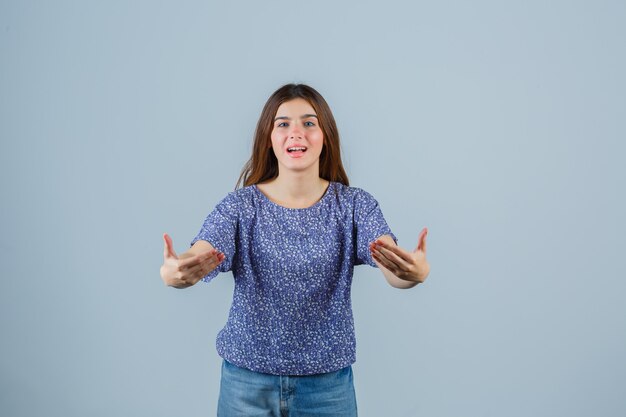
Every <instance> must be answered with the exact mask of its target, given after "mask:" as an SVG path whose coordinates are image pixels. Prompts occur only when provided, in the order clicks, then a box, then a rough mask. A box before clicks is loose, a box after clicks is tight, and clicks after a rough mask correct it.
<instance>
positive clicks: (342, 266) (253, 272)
mask: <svg viewBox="0 0 626 417" xmlns="http://www.w3.org/2000/svg"><path fill="white" fill-rule="evenodd" d="M382 235H390V236H391V237H392V238H393V239H394V241H397V239H396V236H395V235H394V234H393V233H392V232H391V230H390V228H389V226H388V225H387V222H386V221H385V219H384V217H383V214H382V212H381V210H380V207H379V205H378V202H377V201H376V200H375V199H374V198H373V197H372V196H371V195H370V194H369V193H368V192H366V191H364V190H362V189H360V188H356V187H349V186H346V185H343V184H341V183H338V182H330V183H329V185H328V188H327V189H326V192H325V193H324V195H323V196H322V198H321V199H320V200H319V201H318V202H317V203H315V204H314V205H312V206H311V207H307V208H287V207H283V206H280V205H278V204H276V203H274V202H272V201H271V200H270V199H268V198H267V196H266V195H265V194H263V193H262V192H261V191H260V190H259V189H258V188H257V187H256V185H251V186H247V187H244V188H240V189H238V190H236V191H233V192H231V193H229V194H228V195H227V196H226V197H225V198H224V199H223V200H222V201H220V202H219V203H218V204H217V206H216V207H215V209H214V210H213V211H212V212H211V213H209V215H208V216H207V217H206V219H205V221H204V223H203V225H202V227H201V229H200V231H199V232H198V234H197V236H196V237H195V238H194V239H193V240H192V241H191V245H193V244H194V243H195V242H196V241H198V240H200V239H202V240H206V241H207V242H209V243H211V244H212V245H213V246H214V247H215V248H216V249H218V250H220V251H222V252H223V253H224V255H226V258H225V259H224V261H223V262H222V263H221V264H220V265H219V266H218V267H217V268H216V269H215V270H213V271H212V272H211V273H209V274H208V275H206V276H205V277H204V278H203V281H205V282H209V281H211V280H212V279H213V278H215V276H217V274H218V273H219V272H227V271H232V274H233V276H234V279H235V289H234V294H233V303H232V307H231V309H230V313H229V317H228V321H227V323H226V326H225V327H224V328H223V329H222V330H221V331H220V332H219V334H218V336H217V342H216V347H217V351H218V353H219V355H220V356H221V357H223V358H224V359H226V360H227V361H229V362H231V363H233V364H235V365H237V366H240V367H243V368H247V369H250V370H252V371H256V372H263V373H269V374H274V375H311V374H318V373H326V372H332V371H336V370H338V369H341V368H343V367H346V366H348V365H351V364H353V363H354V362H355V360H356V340H355V335H354V320H353V317H352V304H351V300H350V286H351V284H352V274H353V270H354V266H355V265H361V264H369V265H371V266H373V267H376V264H375V263H374V261H373V259H372V258H371V255H370V251H369V243H370V242H372V241H374V240H375V239H376V238H378V237H380V236H382Z"/></svg>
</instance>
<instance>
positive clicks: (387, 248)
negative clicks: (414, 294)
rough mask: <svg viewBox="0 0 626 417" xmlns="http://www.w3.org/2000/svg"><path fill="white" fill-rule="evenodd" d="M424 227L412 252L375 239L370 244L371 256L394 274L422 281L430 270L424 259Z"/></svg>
mask: <svg viewBox="0 0 626 417" xmlns="http://www.w3.org/2000/svg"><path fill="white" fill-rule="evenodd" d="M427 234H428V229H427V228H426V227H425V228H423V229H422V231H421V232H420V235H419V238H418V243H417V246H416V247H415V249H414V250H413V252H408V251H406V250H404V249H402V248H401V247H399V246H397V245H396V244H393V243H392V244H389V243H387V242H383V241H382V240H381V239H376V240H375V241H374V242H372V243H371V244H370V253H371V254H372V257H373V258H374V259H375V260H376V261H377V262H378V263H380V264H381V265H382V266H384V267H385V268H386V269H388V270H389V271H391V273H393V274H394V275H395V276H397V277H398V278H400V279H403V280H406V281H413V282H424V280H425V279H426V277H427V276H428V273H429V272H430V265H429V263H428V261H427V260H426V235H427Z"/></svg>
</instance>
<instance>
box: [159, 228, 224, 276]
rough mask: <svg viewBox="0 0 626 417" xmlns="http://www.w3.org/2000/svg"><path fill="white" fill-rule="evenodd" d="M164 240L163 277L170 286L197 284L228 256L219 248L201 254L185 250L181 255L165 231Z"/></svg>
mask: <svg viewBox="0 0 626 417" xmlns="http://www.w3.org/2000/svg"><path fill="white" fill-rule="evenodd" d="M163 240H164V242H165V249H164V251H163V265H162V266H161V279H162V280H163V282H164V283H165V285H168V286H170V287H174V288H187V287H191V286H192V285H195V284H196V283H197V282H198V281H200V280H201V279H202V278H203V277H205V276H206V275H207V274H208V273H209V272H211V271H213V270H214V269H215V268H216V267H217V266H218V265H219V264H220V263H222V261H223V260H224V259H225V258H226V256H225V255H224V254H223V253H222V252H220V251H218V250H217V249H211V250H209V251H206V252H202V253H199V254H194V253H189V252H185V253H184V254H182V255H181V256H177V255H176V252H174V248H173V243H172V238H171V237H170V236H169V235H168V234H167V233H164V234H163Z"/></svg>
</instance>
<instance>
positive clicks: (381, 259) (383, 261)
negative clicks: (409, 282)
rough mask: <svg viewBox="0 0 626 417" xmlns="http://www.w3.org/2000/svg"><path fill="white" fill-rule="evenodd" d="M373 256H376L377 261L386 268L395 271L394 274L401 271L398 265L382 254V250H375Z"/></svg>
mask: <svg viewBox="0 0 626 417" xmlns="http://www.w3.org/2000/svg"><path fill="white" fill-rule="evenodd" d="M372 258H374V260H375V261H376V262H378V263H379V264H381V265H382V266H384V267H385V268H386V269H388V270H390V271H391V273H393V274H394V275H396V276H397V275H398V274H399V273H400V271H399V270H398V266H397V265H396V264H394V263H393V262H391V261H390V260H389V259H387V258H385V257H384V256H383V255H381V254H380V252H376V251H373V252H372Z"/></svg>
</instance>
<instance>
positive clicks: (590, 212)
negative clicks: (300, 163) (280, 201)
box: [0, 0, 626, 417]
mask: <svg viewBox="0 0 626 417" xmlns="http://www.w3.org/2000/svg"><path fill="white" fill-rule="evenodd" d="M625 21H626V5H625V3H623V2H620V1H593V2H592V1H573V2H571V1H552V2H543V1H517V2H498V1H472V2H466V1H444V2H420V1H398V0H390V1H385V2H382V1H381V2H373V1H360V2H356V1H352V2H331V1H318V2H313V3H311V2H308V3H307V2H289V1H284V2H273V1H265V2H256V1H249V2H230V3H229V2H217V1H210V2H209V1H204V2H203V1H182V2H181V1H178V2H173V1H172V2H165V1H161V2H152V1H132V2H125V1H108V2H96V1H86V2H78V1H76V2H73V1H55V2H46V1H19V2H18V1H12V2H8V1H1V2H0V60H1V64H0V117H1V119H0V136H1V139H2V141H1V144H2V145H1V146H2V147H1V152H0V170H1V171H0V173H1V176H0V184H1V186H2V188H1V190H2V204H1V205H0V214H1V216H0V218H1V221H2V233H1V234H0V256H1V271H2V272H1V274H2V286H1V287H0V303H1V304H0V308H1V310H0V313H1V314H0V324H1V329H0V330H1V333H0V415H2V416H64V417H70V416H107V417H108V416H152V417H156V416H198V417H200V416H208V415H214V414H215V409H216V400H217V394H218V389H219V370H220V365H221V359H220V358H219V357H218V356H217V353H216V351H215V346H214V343H215V336H216V334H217V332H218V331H219V330H220V329H221V328H222V327H223V325H224V324H225V321H226V317H227V314H228V308H229V307H230V302H231V298H232V289H233V285H232V275H231V274H230V273H229V274H222V275H220V276H219V277H218V278H217V279H216V280H215V281H213V282H212V283H210V284H204V283H200V284H198V285H196V286H195V287H192V288H190V289H187V290H175V289H172V288H166V287H165V286H164V285H163V283H162V281H161V279H160V277H159V267H160V265H161V263H162V251H163V243H162V238H161V235H162V233H163V232H168V233H170V234H171V236H172V237H173V240H174V244H175V247H176V250H177V251H178V252H179V253H181V252H183V251H184V250H186V249H187V248H188V247H189V241H190V240H191V239H192V238H193V236H195V234H196V233H197V231H198V230H199V228H200V226H201V224H202V221H203V220H204V217H205V216H206V215H207V214H208V212H209V211H210V210H212V208H213V207H214V205H215V204H216V203H217V202H218V201H219V200H220V199H221V198H223V197H224V196H225V195H226V193H227V192H229V191H231V190H232V189H233V188H234V185H235V181H236V179H237V176H238V174H239V172H240V169H241V167H242V165H243V163H244V162H245V161H246V160H247V159H248V157H249V154H250V150H251V139H252V133H253V130H254V126H255V124H256V121H257V118H258V116H259V114H260V112H261V108H262V106H263V104H264V102H265V100H266V99H267V98H268V97H269V95H270V94H271V93H272V92H273V91H274V90H275V89H276V88H278V87H280V86H281V85H282V84H285V83H287V82H304V83H307V84H310V85H312V86H313V87H314V88H316V89H317V90H318V91H320V93H321V94H322V95H324V97H325V98H326V99H327V101H328V102H329V104H330V106H331V108H332V109H333V111H334V114H335V117H336V119H337V123H338V126H339V130H340V133H341V137H342V148H343V152H344V162H345V164H346V168H347V171H348V174H349V176H350V180H351V185H354V186H358V187H362V188H364V189H366V190H368V191H369V192H370V193H372V194H373V195H374V196H375V197H376V199H377V200H378V201H379V203H380V205H381V207H382V209H383V213H384V214H385V217H386V218H387V221H388V223H389V224H390V226H391V228H392V230H393V231H394V232H395V233H396V234H397V236H398V238H399V243H400V245H401V246H402V247H403V248H405V249H409V250H412V249H413V248H414V247H415V245H416V244H417V236H418V233H419V231H420V230H421V228H422V227H424V226H427V227H428V228H429V230H430V233H429V237H428V258H429V261H430V263H431V265H432V271H431V274H430V277H429V278H428V280H427V281H426V283H425V284H424V285H421V286H418V287H416V288H414V289H412V290H404V291H403V290H397V289H394V288H392V287H390V286H389V285H388V284H386V282H385V280H384V278H383V276H382V274H381V273H380V271H378V270H376V269H374V268H370V267H366V266H361V267H358V268H356V269H355V280H354V284H353V304H354V314H355V320H356V326H357V362H356V364H355V365H354V372H355V386H356V390H357V398H358V401H359V411H360V415H361V416H363V417H368V416H429V417H438V416H441V417H454V416H477V417H478V416H481V417H482V416H508V417H515V416H529V415H532V416H535V417H540V416H546V417H547V416H549V417H557V416H568V417H573V416H590V415H594V416H617V415H624V414H625V413H626V399H625V398H624V389H625V388H626V361H624V352H625V351H626V307H625V304H624V300H625V295H626V283H625V281H624V278H625V277H624V269H623V266H622V265H623V259H624V255H623V251H624V249H625V245H624V233H625V232H626V222H625V220H624V213H625V212H626V203H625V195H624V186H625V184H626V181H625V180H626V169H625V168H624V151H625V150H626V146H625V145H624V140H625V139H626V135H625V131H626V129H625V128H624V121H625V116H626V99H625V97H626V82H625V81H624V74H626V59H625V55H626V53H625V51H626V47H625V42H624V40H625V39H626V29H625V26H624V22H625Z"/></svg>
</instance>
